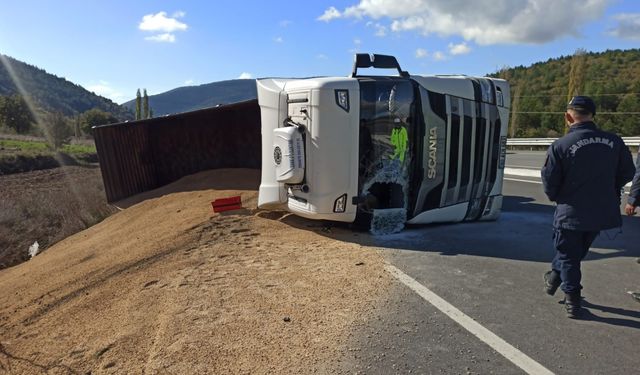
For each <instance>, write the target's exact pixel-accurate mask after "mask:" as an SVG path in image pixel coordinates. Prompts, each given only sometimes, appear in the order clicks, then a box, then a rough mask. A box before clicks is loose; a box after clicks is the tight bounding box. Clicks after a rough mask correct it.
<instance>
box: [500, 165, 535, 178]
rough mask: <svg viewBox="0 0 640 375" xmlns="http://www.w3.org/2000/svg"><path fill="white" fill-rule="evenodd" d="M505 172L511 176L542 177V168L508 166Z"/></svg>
mask: <svg viewBox="0 0 640 375" xmlns="http://www.w3.org/2000/svg"><path fill="white" fill-rule="evenodd" d="M504 174H508V175H511V176H521V177H537V178H540V170H539V169H525V168H509V167H506V168H505V169H504Z"/></svg>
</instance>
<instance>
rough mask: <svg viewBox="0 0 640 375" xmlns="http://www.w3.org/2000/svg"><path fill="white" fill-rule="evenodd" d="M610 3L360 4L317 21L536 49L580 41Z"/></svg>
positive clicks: (463, 0)
mask: <svg viewBox="0 0 640 375" xmlns="http://www.w3.org/2000/svg"><path fill="white" fill-rule="evenodd" d="M611 1H612V0H475V1H467V0H360V1H359V2H358V3H357V4H356V5H353V6H350V7H347V8H345V9H344V11H343V12H340V11H339V10H337V9H336V8H334V7H330V8H329V9H327V10H326V11H325V13H324V14H323V15H322V16H320V17H319V18H318V19H319V20H322V21H325V22H329V21H331V20H333V19H336V18H356V19H362V18H371V19H374V20H377V19H380V18H389V19H390V20H391V30H392V31H394V32H401V31H415V32H419V33H421V34H422V35H425V36H426V35H430V34H437V35H439V36H443V37H448V36H459V37H462V38H463V39H464V40H465V41H473V42H475V43H477V44H480V45H491V44H498V43H530V44H540V43H546V42H550V41H552V40H555V39H558V38H561V37H563V36H567V35H574V36H575V35H579V33H580V30H581V29H582V28H583V27H584V25H585V24H586V23H588V22H590V21H594V20H597V19H599V18H601V17H602V16H603V15H604V11H605V9H606V8H607V6H608V5H609V4H610V3H611ZM628 34H629V33H627V34H625V35H628ZM631 35H633V34H631Z"/></svg>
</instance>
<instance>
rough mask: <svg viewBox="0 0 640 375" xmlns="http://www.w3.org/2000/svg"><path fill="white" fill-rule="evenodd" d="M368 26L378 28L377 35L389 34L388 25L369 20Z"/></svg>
mask: <svg viewBox="0 0 640 375" xmlns="http://www.w3.org/2000/svg"><path fill="white" fill-rule="evenodd" d="M367 27H373V28H375V29H376V32H375V35H376V36H379V37H385V36H387V27H386V26H385V25H382V24H380V23H378V22H371V21H369V22H367Z"/></svg>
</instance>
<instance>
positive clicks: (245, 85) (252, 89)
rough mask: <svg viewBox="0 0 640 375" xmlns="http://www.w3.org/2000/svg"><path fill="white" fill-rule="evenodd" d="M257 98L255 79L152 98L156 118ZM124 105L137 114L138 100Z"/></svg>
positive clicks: (176, 90)
mask: <svg viewBox="0 0 640 375" xmlns="http://www.w3.org/2000/svg"><path fill="white" fill-rule="evenodd" d="M256 97H257V93H256V81H255V80H254V79H234V80H229V81H220V82H213V83H207V84H204V85H199V86H185V87H178V88H177V89H173V90H170V91H167V92H163V93H162V94H158V95H151V96H149V106H150V107H151V108H152V109H153V113H154V115H155V116H160V115H167V114H172V113H180V112H188V111H193V110H196V109H202V108H207V107H214V106H216V105H218V104H229V103H236V102H241V101H244V100H249V99H255V98H256ZM123 106H125V107H127V108H129V109H130V110H132V111H135V107H136V101H135V100H131V101H129V102H126V103H124V104H123Z"/></svg>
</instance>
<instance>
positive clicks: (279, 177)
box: [256, 54, 510, 233]
mask: <svg viewBox="0 0 640 375" xmlns="http://www.w3.org/2000/svg"><path fill="white" fill-rule="evenodd" d="M363 68H370V69H367V72H370V71H372V70H374V69H387V70H388V69H395V70H396V71H397V75H395V74H394V75H384V76H382V75H361V74H358V70H359V69H360V71H361V72H362V69H363ZM256 84H257V92H258V104H259V106H260V117H261V133H262V171H261V173H262V174H261V182H260V189H259V197H258V206H259V207H260V208H284V209H286V210H288V211H289V212H292V213H294V214H296V215H299V216H302V217H305V218H309V219H321V220H331V221H339V222H348V223H354V224H355V225H357V226H360V227H366V228H370V229H371V231H372V232H373V233H393V232H397V231H399V230H402V228H403V227H404V226H405V224H428V223H445V222H462V221H476V220H495V219H496V218H497V217H498V216H499V214H500V210H501V206H502V179H503V174H504V164H505V153H506V139H507V137H506V135H507V134H506V133H507V124H508V121H509V103H510V93H509V84H508V83H507V82H506V81H505V80H502V79H495V78H486V77H484V78H480V77H469V76H465V75H446V76H443V75H435V76H416V75H410V74H409V73H408V72H406V71H403V70H402V69H401V68H400V65H399V64H398V62H397V60H396V58H395V57H393V56H387V55H377V54H374V55H369V54H356V56H355V61H354V64H353V69H352V72H351V75H350V76H348V77H321V78H307V79H279V78H268V79H258V80H257V81H256Z"/></svg>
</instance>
